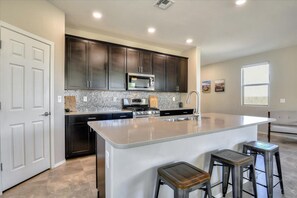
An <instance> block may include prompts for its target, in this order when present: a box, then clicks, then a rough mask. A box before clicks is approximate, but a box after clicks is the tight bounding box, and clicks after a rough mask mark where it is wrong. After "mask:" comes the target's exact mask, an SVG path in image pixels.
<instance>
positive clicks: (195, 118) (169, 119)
mask: <svg viewBox="0 0 297 198" xmlns="http://www.w3.org/2000/svg"><path fill="white" fill-rule="evenodd" d="M198 118H199V117H197V116H191V117H174V118H167V119H164V121H167V122H180V121H187V120H198Z"/></svg>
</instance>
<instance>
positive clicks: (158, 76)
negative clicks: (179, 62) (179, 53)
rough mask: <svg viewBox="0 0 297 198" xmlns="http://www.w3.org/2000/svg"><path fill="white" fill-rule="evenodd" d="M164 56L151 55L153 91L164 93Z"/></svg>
mask: <svg viewBox="0 0 297 198" xmlns="http://www.w3.org/2000/svg"><path fill="white" fill-rule="evenodd" d="M165 66H166V55H163V54H157V53H154V54H153V74H154V75H155V91H166V81H165V79H166V75H165V71H166V68H165Z"/></svg>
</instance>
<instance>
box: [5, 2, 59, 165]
mask: <svg viewBox="0 0 297 198" xmlns="http://www.w3.org/2000/svg"><path fill="white" fill-rule="evenodd" d="M0 20H2V21H4V22H6V23H9V24H10V25H13V26H16V27H18V28H21V29H23V30H25V31H28V32H30V33H32V34H35V35H38V36H40V37H42V38H44V39H47V40H50V41H52V42H53V43H54V44H55V49H54V50H55V52H54V70H55V73H54V78H55V80H54V96H55V105H54V109H55V114H54V123H55V127H54V130H55V134H54V135H55V139H54V143H55V163H59V162H60V161H62V160H64V159H65V132H64V104H63V103H58V102H57V96H58V95H60V96H63V95H64V34H65V16H64V13H63V12H61V11H60V10H59V9H57V8H56V7H54V6H53V5H52V4H50V3H49V2H47V1H46V0H38V1H37V0H0Z"/></svg>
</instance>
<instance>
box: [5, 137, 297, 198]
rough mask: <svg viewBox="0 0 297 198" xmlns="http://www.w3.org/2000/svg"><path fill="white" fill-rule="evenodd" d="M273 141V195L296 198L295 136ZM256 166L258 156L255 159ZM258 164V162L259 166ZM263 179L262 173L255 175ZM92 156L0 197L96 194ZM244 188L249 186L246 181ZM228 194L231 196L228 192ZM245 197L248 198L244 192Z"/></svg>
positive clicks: (260, 191) (263, 193) (262, 197)
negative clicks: (276, 154)
mask: <svg viewBox="0 0 297 198" xmlns="http://www.w3.org/2000/svg"><path fill="white" fill-rule="evenodd" d="M259 140H262V141H266V140H267V139H266V136H264V135H262V134H259ZM271 142H272V143H276V144H279V146H280V155H281V162H282V170H283V177H284V186H285V195H281V193H280V190H279V189H280V188H279V186H277V187H276V188H274V198H295V197H297V139H294V138H288V137H280V136H272V141H271ZM258 161H259V165H260V163H261V162H260V161H261V159H260V158H258ZM260 166H261V165H260ZM258 178H259V180H263V179H264V177H263V175H262V174H258ZM95 181H96V178H95V156H87V157H82V158H76V159H72V160H67V162H66V163H65V164H63V165H61V166H59V167H58V168H55V169H52V170H48V171H45V172H43V173H41V174H39V175H37V176H35V177H34V178H32V179H30V180H28V181H26V182H24V183H21V184H19V185H18V186H16V187H14V188H12V189H10V190H7V191H6V192H4V194H3V195H2V196H0V198H42V197H50V198H54V197H56V198H60V197H61V198H62V197H63V198H64V197H65V198H67V197H71V198H75V197H78V198H80V197H83V198H92V197H94V198H95V197H96V182H95ZM263 181H265V180H263ZM245 188H247V189H248V188H250V186H249V185H248V184H247V185H245ZM257 189H258V197H259V198H265V197H266V189H265V188H263V187H261V186H258V188H257ZM227 197H232V195H230V194H228V195H227ZM243 197H244V198H248V197H251V196H250V195H248V194H245V193H244V194H243Z"/></svg>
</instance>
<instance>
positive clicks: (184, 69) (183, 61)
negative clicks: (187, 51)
mask: <svg viewBox="0 0 297 198" xmlns="http://www.w3.org/2000/svg"><path fill="white" fill-rule="evenodd" d="M177 70H178V72H177V73H178V78H177V79H178V86H179V90H178V91H179V92H184V93H186V92H188V59H187V58H180V59H179V65H178V67H177Z"/></svg>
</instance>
